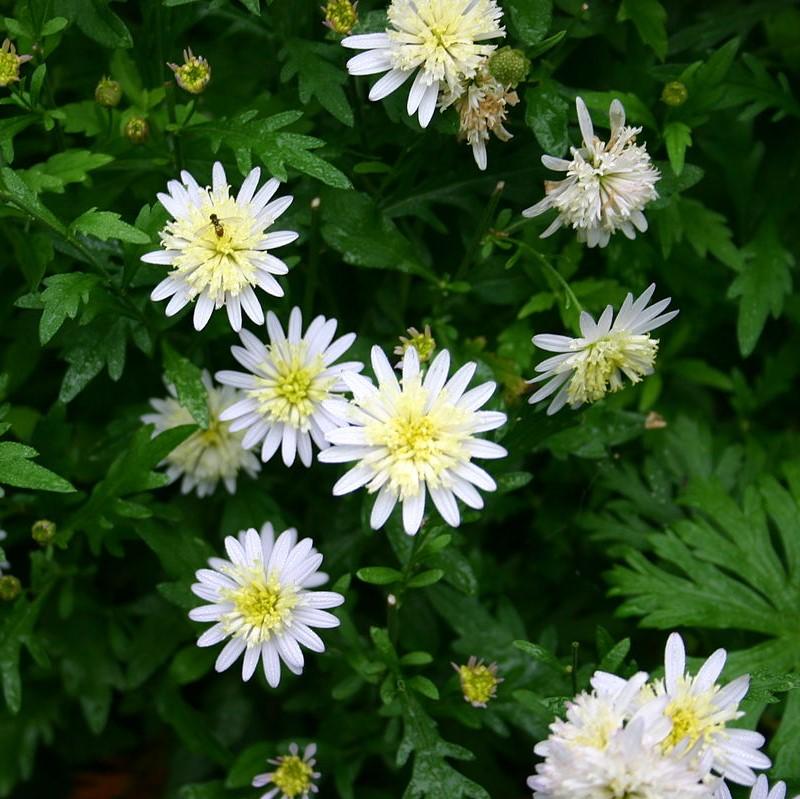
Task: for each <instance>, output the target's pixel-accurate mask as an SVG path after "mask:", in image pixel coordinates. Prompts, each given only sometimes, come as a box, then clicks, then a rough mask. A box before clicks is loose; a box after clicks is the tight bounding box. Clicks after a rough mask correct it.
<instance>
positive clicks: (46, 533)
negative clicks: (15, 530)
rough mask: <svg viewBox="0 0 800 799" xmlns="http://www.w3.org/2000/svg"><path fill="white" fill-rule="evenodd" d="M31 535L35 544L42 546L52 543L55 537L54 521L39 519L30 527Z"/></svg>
mask: <svg viewBox="0 0 800 799" xmlns="http://www.w3.org/2000/svg"><path fill="white" fill-rule="evenodd" d="M31 536H32V537H33V540H34V541H35V542H36V543H37V544H41V545H42V546H45V545H46V544H52V543H53V539H54V538H55V537H56V525H55V522H51V521H50V520H49V519H39V520H38V521H36V522H34V523H33V527H31Z"/></svg>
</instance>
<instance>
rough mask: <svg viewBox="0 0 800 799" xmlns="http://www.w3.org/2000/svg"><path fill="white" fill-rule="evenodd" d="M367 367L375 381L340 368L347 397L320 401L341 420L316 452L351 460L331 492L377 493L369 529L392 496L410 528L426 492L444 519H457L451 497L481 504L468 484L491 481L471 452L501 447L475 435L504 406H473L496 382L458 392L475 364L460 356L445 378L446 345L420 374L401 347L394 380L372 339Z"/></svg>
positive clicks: (489, 454)
mask: <svg viewBox="0 0 800 799" xmlns="http://www.w3.org/2000/svg"><path fill="white" fill-rule="evenodd" d="M372 368H373V370H374V372H375V376H376V377H377V379H378V385H377V387H376V386H374V385H373V384H372V382H371V381H369V380H367V379H366V378H365V377H362V376H361V375H357V374H353V373H352V372H344V373H343V374H342V378H343V380H344V382H345V383H346V384H347V386H348V388H349V389H350V390H351V391H352V392H353V399H352V400H351V402H350V403H346V402H344V401H342V400H339V401H330V402H329V403H327V404H326V408H328V409H329V410H330V412H331V413H332V414H333V415H334V416H337V417H338V418H340V419H341V422H342V426H341V427H339V428H338V429H335V430H330V431H329V432H328V433H326V437H327V439H328V441H330V442H331V443H332V444H334V446H333V447H331V448H330V449H326V450H324V451H323V452H321V453H320V454H319V460H321V461H323V462H325V463H343V462H347V461H357V464H356V466H355V467H354V468H352V469H351V470H350V471H349V472H347V474H345V475H344V477H342V478H341V479H340V480H339V481H338V482H337V483H336V485H334V487H333V493H334V495H336V496H339V495H341V494H348V493H350V492H351V491H355V490H356V489H358V488H361V487H362V486H366V487H367V490H368V491H369V492H370V493H377V494H378V497H377V499H376V500H375V504H374V505H373V506H372V514H371V516H370V526H371V527H372V528H373V529H378V528H379V527H382V526H383V525H384V524H385V522H386V520H387V519H388V518H389V515H390V514H391V512H392V510H393V509H394V506H395V504H396V503H397V502H398V501H399V502H400V503H401V504H402V506H403V527H404V528H405V531H406V533H408V534H409V535H414V534H415V533H416V532H417V531H418V530H419V528H420V525H421V524H422V516H423V513H424V512H425V498H426V495H427V494H428V493H430V495H431V498H432V499H433V504H434V505H435V506H436V508H437V510H438V511H439V513H440V514H441V515H442V518H443V519H444V520H445V522H447V524H449V525H451V526H453V527H457V526H458V524H459V522H460V519H461V516H460V512H459V509H458V503H457V502H456V498H458V499H460V500H461V501H462V502H464V503H465V504H466V505H468V506H469V507H470V508H482V507H483V499H482V498H481V496H480V494H479V493H478V492H477V490H476V486H477V487H478V488H482V489H483V490H484V491H494V490H495V489H496V488H497V485H496V483H495V481H494V480H493V479H492V478H491V476H490V475H489V474H488V473H487V472H485V471H484V470H483V469H481V468H480V467H479V466H476V465H475V464H474V463H473V462H472V459H473V458H503V457H505V456H506V454H507V453H506V450H505V449H504V448H503V447H501V446H500V445H499V444H495V443H494V442H492V441H486V440H484V439H480V438H477V437H476V435H475V434H476V433H481V432H484V431H486V430H494V429H495V428H497V427H500V426H501V425H503V424H505V421H506V415H505V414H504V413H498V412H495V411H479V410H478V408H480V407H481V406H482V405H484V404H485V403H486V402H487V401H488V400H489V398H490V397H491V396H492V394H493V393H494V390H495V388H496V384H495V383H483V384H482V385H480V386H478V387H477V388H474V389H472V390H471V391H467V392H466V393H465V389H466V388H467V385H468V384H469V381H470V380H471V379H472V376H473V375H474V374H475V368H476V364H474V363H467V364H465V365H464V366H462V367H461V368H460V369H459V370H458V371H457V372H456V373H455V374H454V375H453V376H452V377H451V378H450V379H449V380H448V379H447V375H448V372H449V370H450V353H449V352H448V351H447V350H442V351H441V352H440V353H439V354H438V355H437V356H436V358H434V359H433V362H432V363H431V365H430V367H429V368H428V370H427V372H425V374H424V375H423V373H422V372H421V371H420V364H419V355H418V354H417V351H416V349H415V348H414V347H409V348H408V349H407V350H406V352H405V355H404V356H403V374H402V379H401V380H400V381H398V380H397V377H395V373H394V370H393V369H392V367H391V364H390V363H389V361H388V359H387V358H386V355H384V353H383V351H382V350H381V349H380V347H373V348H372ZM350 425H352V426H350Z"/></svg>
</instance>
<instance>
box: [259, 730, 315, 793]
mask: <svg viewBox="0 0 800 799" xmlns="http://www.w3.org/2000/svg"><path fill="white" fill-rule="evenodd" d="M316 753H317V745H316V744H308V746H306V748H305V749H304V750H303V755H302V757H301V756H300V747H299V746H298V745H297V744H296V743H292V744H290V745H289V754H288V755H281V756H280V757H277V758H275V759H274V760H269V761H268V762H269V763H271V764H272V765H273V766H275V769H274V770H273V771H270V772H268V773H267V774H258V775H256V776H255V777H254V778H253V783H252V784H253V787H254V788H263V787H264V786H266V785H273V786H274V787H273V788H271V789H270V790H269V791H267V792H266V793H265V794H262V795H261V797H260V799H273V797H275V799H298V797H299V799H308V797H309V794H312V793H317V792H318V791H319V788H318V787H317V784H316V782H315V780H318V779H319V778H320V777H321V776H322V775H321V774H320V773H319V772H318V771H315V770H314V766H315V765H316V760H315V759H314V755H315V754H316Z"/></svg>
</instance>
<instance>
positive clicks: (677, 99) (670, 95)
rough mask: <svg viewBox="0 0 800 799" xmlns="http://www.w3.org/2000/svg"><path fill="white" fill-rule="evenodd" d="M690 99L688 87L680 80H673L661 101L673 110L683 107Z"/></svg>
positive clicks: (662, 95) (667, 85)
mask: <svg viewBox="0 0 800 799" xmlns="http://www.w3.org/2000/svg"><path fill="white" fill-rule="evenodd" d="M688 97H689V92H688V90H687V89H686V86H685V85H684V84H683V83H681V82H680V81H679V80H671V81H670V82H669V83H667V84H666V85H665V86H664V90H663V91H662V92H661V101H662V102H664V103H666V104H667V105H669V106H672V107H673V108H676V107H677V106H679V105H683V104H684V103H685V102H686V100H687V98H688Z"/></svg>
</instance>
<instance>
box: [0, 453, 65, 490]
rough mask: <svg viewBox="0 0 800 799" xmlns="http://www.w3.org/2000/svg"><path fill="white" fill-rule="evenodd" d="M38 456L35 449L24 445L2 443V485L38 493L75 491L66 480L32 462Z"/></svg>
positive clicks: (0, 478)
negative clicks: (33, 490) (31, 489)
mask: <svg viewBox="0 0 800 799" xmlns="http://www.w3.org/2000/svg"><path fill="white" fill-rule="evenodd" d="M38 454H39V453H38V452H37V451H36V450H35V449H33V448H32V447H28V446H25V445H24V444H18V443H16V442H14V441H0V483H5V484H6V485H10V486H16V487H17V488H33V489H36V490H38V491H56V492H59V493H69V492H71V491H74V490H75V489H74V488H73V486H72V485H71V484H70V483H68V482H67V481H66V480H64V478H62V477H59V476H58V475H57V474H54V473H53V472H51V471H50V470H49V469H45V468H44V466H39V464H38V463H33V462H32V460H31V459H32V458H35V457H37V456H38Z"/></svg>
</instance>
